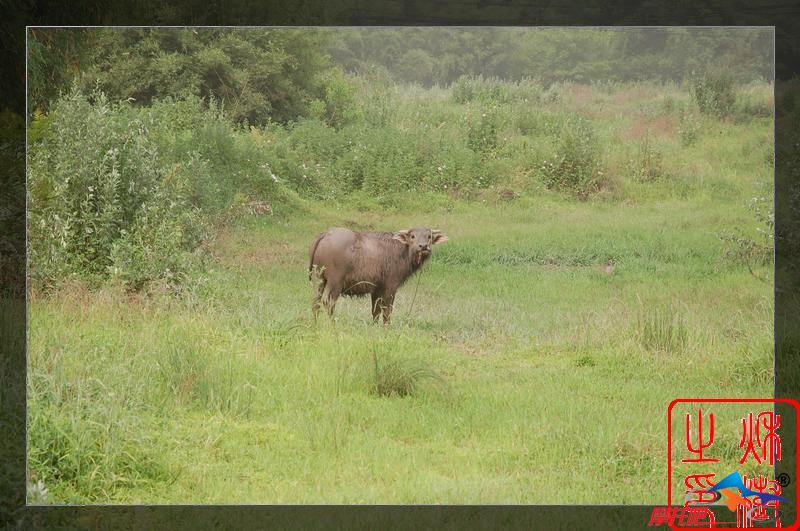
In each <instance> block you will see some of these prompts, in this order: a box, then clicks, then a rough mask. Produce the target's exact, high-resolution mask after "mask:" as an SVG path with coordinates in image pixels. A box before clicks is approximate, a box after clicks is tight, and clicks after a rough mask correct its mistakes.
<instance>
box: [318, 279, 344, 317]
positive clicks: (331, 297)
mask: <svg viewBox="0 0 800 531" xmlns="http://www.w3.org/2000/svg"><path fill="white" fill-rule="evenodd" d="M325 292H326V293H323V295H322V303H323V304H324V305H325V308H326V309H327V310H328V316H329V317H330V318H331V319H333V310H334V309H336V300H337V299H338V298H339V293H341V289H340V288H336V287H333V288H331V285H330V284H328V285H327V286H325Z"/></svg>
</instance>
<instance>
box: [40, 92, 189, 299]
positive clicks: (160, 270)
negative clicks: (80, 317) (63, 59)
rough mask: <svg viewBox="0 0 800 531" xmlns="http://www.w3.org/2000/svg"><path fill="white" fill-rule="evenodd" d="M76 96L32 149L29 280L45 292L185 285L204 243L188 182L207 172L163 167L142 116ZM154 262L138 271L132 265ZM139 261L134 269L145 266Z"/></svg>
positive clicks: (97, 97)
mask: <svg viewBox="0 0 800 531" xmlns="http://www.w3.org/2000/svg"><path fill="white" fill-rule="evenodd" d="M91 99H92V100H93V101H94V102H93V103H90V101H89V98H87V97H86V96H84V95H83V94H81V93H80V92H78V91H73V92H71V93H70V94H68V95H67V96H65V97H64V98H63V99H62V100H60V101H59V102H58V103H57V104H56V105H55V107H54V116H53V118H52V121H51V123H50V126H49V131H48V134H47V135H44V136H43V137H42V138H41V139H40V140H39V141H38V142H36V143H34V144H32V145H31V147H30V166H29V182H30V188H29V236H30V238H29V241H30V246H29V253H30V265H31V268H30V269H31V276H32V278H33V279H34V281H35V282H37V283H38V284H39V285H40V286H41V287H43V288H47V287H49V286H52V285H54V284H55V283H57V282H58V281H59V280H61V279H64V278H65V277H69V276H77V277H81V278H84V279H86V280H89V281H90V282H91V283H93V284H97V283H99V282H101V281H102V280H104V279H106V278H108V277H109V276H118V277H119V278H121V279H124V280H125V281H126V282H129V284H128V287H130V288H132V289H138V288H141V287H142V285H143V284H142V282H144V281H145V280H154V279H161V280H168V281H169V282H170V283H175V284H177V283H179V282H180V281H181V280H183V279H185V278H186V273H187V272H188V271H189V270H190V269H191V268H192V267H193V265H194V263H195V261H194V260H193V259H191V260H190V259H189V258H188V257H189V256H190V255H192V254H193V253H194V251H195V250H196V249H197V248H198V246H199V244H200V242H201V241H202V240H203V238H204V223H203V221H202V216H201V214H200V211H199V207H197V206H194V205H192V197H193V190H192V188H191V182H190V178H191V177H193V176H194V175H195V174H197V173H202V171H201V170H202V169H204V168H205V163H203V162H202V161H201V160H200V159H197V158H194V159H190V160H189V163H188V164H187V165H186V166H176V165H172V166H171V167H168V166H165V165H164V164H163V161H162V157H161V154H160V150H159V146H158V145H157V144H156V143H155V142H154V140H153V138H152V137H151V134H150V119H149V118H148V116H147V111H146V110H140V109H131V108H130V106H129V105H127V104H126V103H120V104H117V105H112V104H109V103H108V101H107V100H106V98H105V96H103V95H102V94H99V93H96V94H93V95H92V96H91ZM134 256H137V257H139V258H147V259H148V260H149V262H147V263H142V264H138V265H137V266H136V267H140V268H144V269H146V273H145V272H144V271H140V272H135V271H133V270H132V269H131V268H132V267H133V265H132V264H133V257H134ZM139 258H137V260H138V259H139Z"/></svg>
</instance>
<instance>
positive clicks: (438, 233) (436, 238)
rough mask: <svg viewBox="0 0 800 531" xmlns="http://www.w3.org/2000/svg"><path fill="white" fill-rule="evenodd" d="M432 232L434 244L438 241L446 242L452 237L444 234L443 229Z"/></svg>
mask: <svg viewBox="0 0 800 531" xmlns="http://www.w3.org/2000/svg"><path fill="white" fill-rule="evenodd" d="M431 234H432V235H433V241H432V242H431V243H432V244H433V245H436V244H437V243H444V242H446V241H447V240H449V239H450V238H448V237H447V236H446V235H444V234H442V232H441V231H438V230H433V231H431Z"/></svg>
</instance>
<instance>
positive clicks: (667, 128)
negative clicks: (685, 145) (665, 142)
mask: <svg viewBox="0 0 800 531" xmlns="http://www.w3.org/2000/svg"><path fill="white" fill-rule="evenodd" d="M675 133H676V126H675V121H674V120H673V119H672V118H671V117H669V116H667V115H665V114H662V115H660V116H656V117H655V118H648V117H647V116H645V115H643V114H637V115H636V116H634V118H633V123H631V125H629V126H628V127H626V128H625V129H623V130H622V131H620V132H619V137H620V139H621V140H624V141H629V142H630V141H633V142H638V141H639V140H641V139H643V138H644V137H645V136H648V135H649V136H651V137H661V138H675Z"/></svg>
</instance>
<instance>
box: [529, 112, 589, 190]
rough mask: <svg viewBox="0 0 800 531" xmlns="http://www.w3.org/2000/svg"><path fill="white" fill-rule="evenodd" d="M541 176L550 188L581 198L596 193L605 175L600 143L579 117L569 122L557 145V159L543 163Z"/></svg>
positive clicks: (584, 121)
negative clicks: (598, 143)
mask: <svg viewBox="0 0 800 531" xmlns="http://www.w3.org/2000/svg"><path fill="white" fill-rule="evenodd" d="M541 175H542V179H543V181H544V184H545V185H546V186H547V187H548V188H550V189H554V190H560V191H565V192H569V193H571V194H574V195H576V196H578V197H580V198H586V197H587V196H588V195H589V194H591V193H593V192H595V191H597V189H598V187H599V182H600V179H601V178H602V175H603V172H602V171H601V169H600V161H599V150H598V146H597V140H596V137H595V135H594V132H593V130H592V128H591V124H590V123H589V122H587V121H586V120H585V119H584V118H582V117H577V116H576V117H573V118H572V119H570V120H567V122H566V123H565V124H564V126H563V128H562V130H561V134H560V138H559V140H558V143H557V146H556V156H555V159H554V160H545V161H544V162H543V163H542V167H541Z"/></svg>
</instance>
